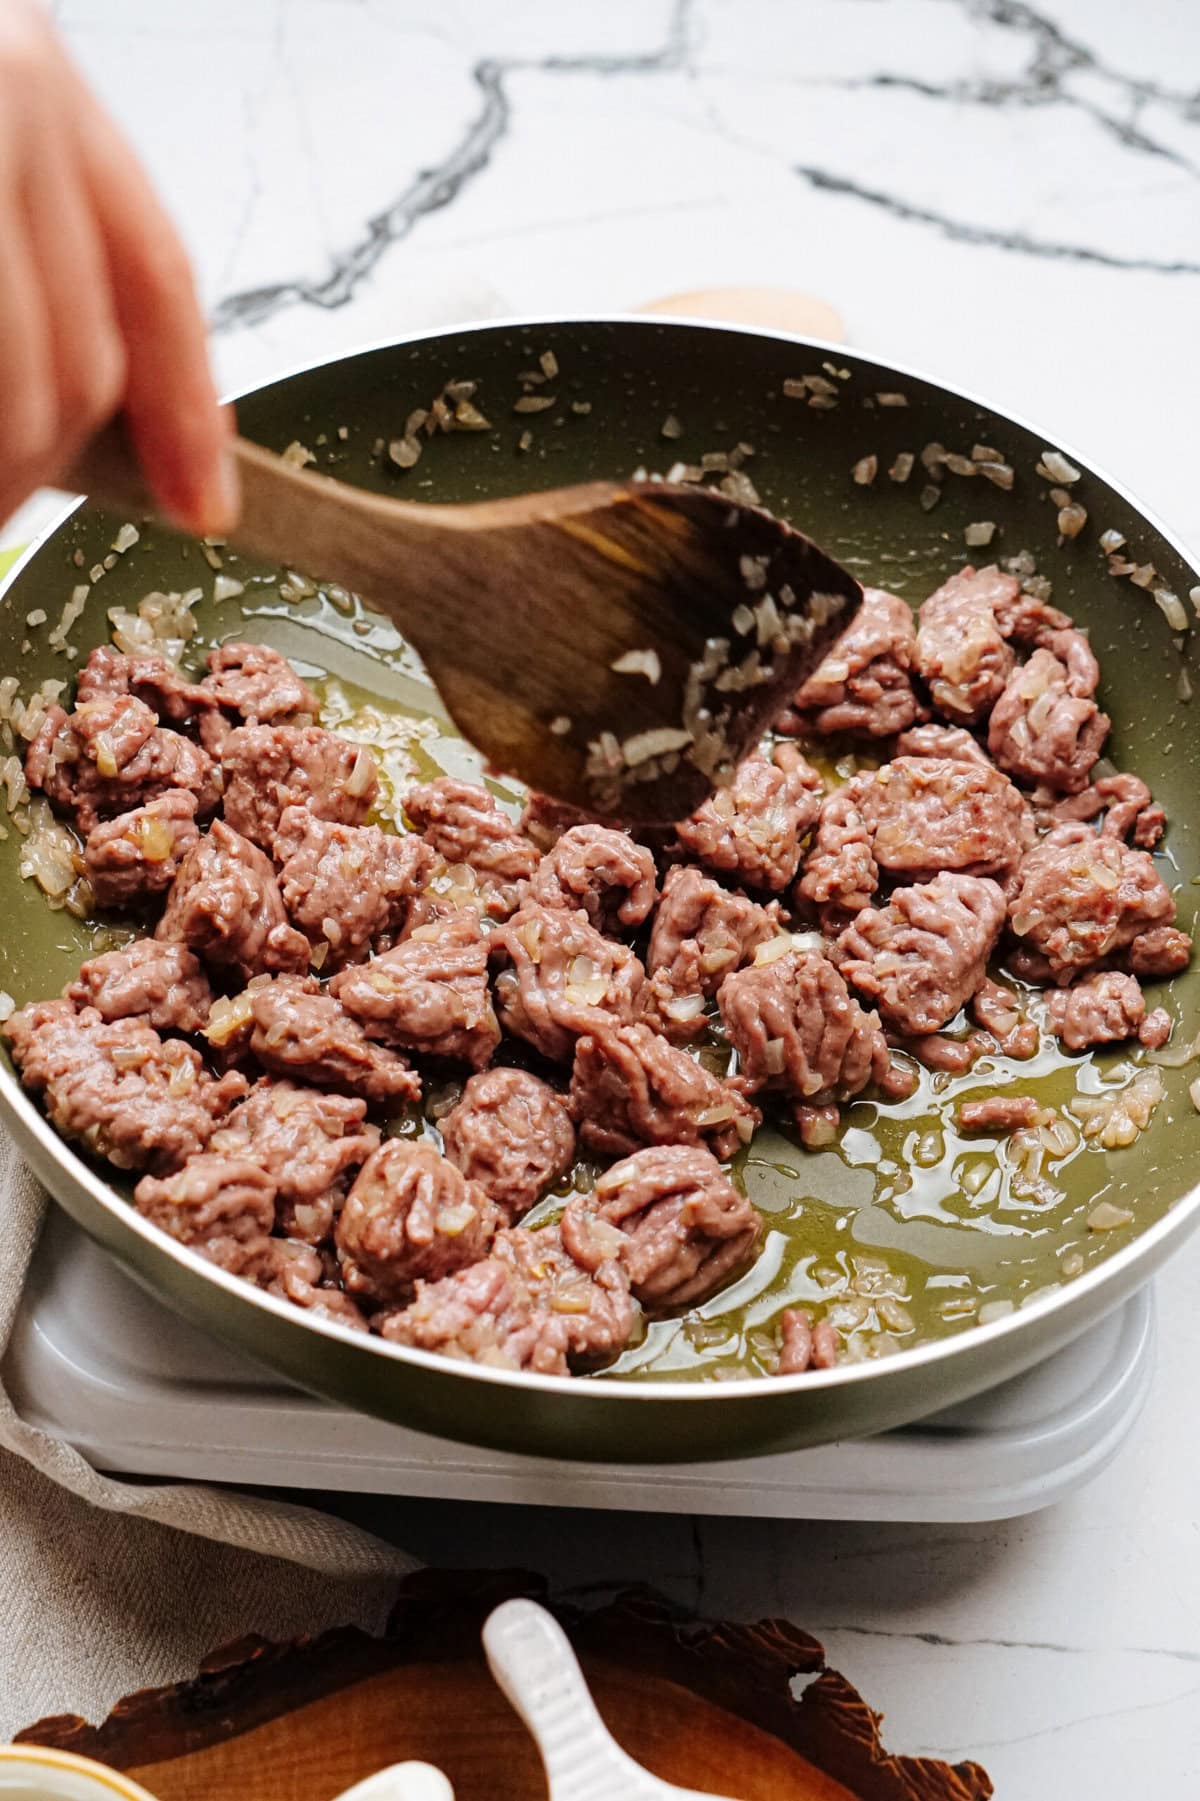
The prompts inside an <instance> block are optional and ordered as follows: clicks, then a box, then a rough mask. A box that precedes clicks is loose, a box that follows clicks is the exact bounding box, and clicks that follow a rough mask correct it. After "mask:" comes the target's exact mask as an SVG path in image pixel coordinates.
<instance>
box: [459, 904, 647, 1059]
mask: <svg viewBox="0 0 1200 1801" xmlns="http://www.w3.org/2000/svg"><path fill="white" fill-rule="evenodd" d="M489 949H490V951H491V955H492V957H493V959H494V960H495V961H496V962H498V963H499V964H500V966H501V967H500V974H499V975H498V976H497V977H496V1010H497V1012H498V1013H499V1015H500V1024H501V1025H502V1026H503V1028H504V1030H505V1031H507V1032H512V1033H513V1034H514V1035H515V1036H516V1037H517V1038H523V1039H525V1041H526V1043H528V1044H531V1045H532V1046H533V1047H534V1049H535V1050H537V1051H540V1052H541V1053H542V1055H543V1056H544V1057H549V1058H551V1059H552V1060H553V1061H554V1062H556V1063H566V1062H568V1061H569V1060H570V1059H571V1058H572V1057H573V1056H574V1054H575V1040H576V1038H578V1037H579V1036H580V1035H581V1034H582V1033H584V1032H590V1031H591V1030H592V1028H593V1027H594V1026H596V1025H597V1024H603V1023H604V1020H605V1018H606V1016H609V1017H611V1018H612V1019H614V1020H616V1021H617V1022H618V1024H621V1025H627V1024H629V1023H630V1021H632V1020H634V1019H636V1018H637V1016H638V1014H639V1013H640V1012H641V1008H642V1000H643V995H644V991H645V986H646V975H645V971H644V970H643V968H642V966H641V964H640V963H639V962H638V960H637V958H636V957H635V956H634V954H633V952H632V951H631V950H629V949H628V947H627V946H625V945H623V944H618V943H617V942H616V940H615V939H612V938H605V937H603V936H602V935H601V933H599V932H598V931H596V929H595V927H594V926H591V925H589V924H588V922H587V918H586V916H585V915H584V914H583V913H580V912H576V911H565V912H564V911H561V910H560V909H558V908H554V907H522V908H521V910H520V912H519V913H514V915H513V917H512V918H511V919H510V920H508V921H507V923H506V924H504V925H502V926H500V927H499V928H498V929H497V930H496V931H494V932H493V933H492V935H491V939H490V940H489Z"/></svg>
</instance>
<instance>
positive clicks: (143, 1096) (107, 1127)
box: [4, 1000, 246, 1170]
mask: <svg viewBox="0 0 1200 1801" xmlns="http://www.w3.org/2000/svg"><path fill="white" fill-rule="evenodd" d="M4 1029H5V1032H6V1033H7V1035H8V1038H9V1040H10V1042H11V1044H12V1054H13V1061H14V1062H15V1063H16V1065H17V1067H18V1069H19V1070H20V1072H21V1080H22V1081H23V1082H24V1083H25V1086H26V1087H27V1088H32V1089H34V1090H35V1091H38V1092H41V1093H43V1094H44V1099H45V1106H46V1112H47V1113H48V1114H49V1116H50V1120H51V1123H52V1124H53V1125H55V1126H57V1127H58V1129H59V1131H60V1132H63V1133H65V1135H66V1136H67V1137H68V1138H78V1139H79V1140H81V1142H82V1143H83V1144H84V1145H85V1146H86V1147H87V1149H88V1150H89V1151H93V1152H95V1154H96V1155H97V1156H98V1157H107V1158H108V1160H109V1162H110V1163H115V1164H116V1165H117V1167H118V1169H151V1170H172V1169H179V1168H180V1167H181V1166H182V1165H183V1164H184V1163H186V1162H187V1160H188V1158H189V1157H193V1156H195V1155H196V1153H197V1152H198V1151H202V1150H203V1149H204V1147H205V1145H206V1144H207V1143H208V1140H209V1138H210V1137H211V1135H212V1131H213V1125H214V1122H215V1121H216V1120H218V1119H219V1118H220V1117H221V1116H222V1115H223V1114H224V1113H225V1112H227V1111H228V1108H229V1107H230V1106H231V1105H232V1103H233V1102H234V1101H235V1100H238V1099H240V1097H241V1096H242V1095H243V1094H244V1093H245V1091H246V1082H245V1078H244V1077H243V1076H239V1075H236V1074H234V1075H230V1076H227V1077H225V1078H223V1079H222V1081H220V1082H214V1081H213V1079H212V1077H211V1076H209V1075H207V1074H206V1073H205V1071H204V1068H203V1065H202V1064H201V1062H200V1058H199V1057H198V1056H197V1054H196V1052H195V1051H194V1050H193V1049H192V1048H191V1046H190V1045H188V1044H184V1042H183V1040H182V1039H180V1038H167V1039H163V1038H160V1037H159V1035H158V1033H157V1032H156V1031H155V1030H154V1028H153V1027H152V1026H149V1025H147V1023H146V1021H145V1020H144V1019H116V1020H111V1021H109V1020H105V1019H102V1018H101V1016H100V1014H99V1013H97V1012H96V1009H95V1008H94V1007H85V1008H84V1009H83V1010H82V1012H78V1013H77V1012H76V1010H75V1008H74V1006H73V1005H72V1003H71V1002H70V1001H68V1000H57V1001H38V1002H36V1003H35V1004H34V1005H33V1006H29V1007H24V1008H22V1009H21V1011H20V1012H19V1013H14V1014H13V1016H12V1018H11V1019H10V1020H9V1021H8V1024H7V1025H6V1026H5V1028H4Z"/></svg>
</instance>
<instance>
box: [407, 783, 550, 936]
mask: <svg viewBox="0 0 1200 1801" xmlns="http://www.w3.org/2000/svg"><path fill="white" fill-rule="evenodd" d="M404 811H405V813H406V814H407V815H408V818H409V820H410V821H411V822H412V824H413V826H415V828H416V830H417V831H418V832H421V833H423V835H424V837H425V840H426V842H427V843H428V844H430V845H432V847H433V849H434V850H435V851H436V852H437V853H438V855H439V856H440V857H443V858H444V859H445V860H446V862H447V863H449V864H452V865H453V864H455V863H469V864H470V866H471V868H472V869H473V870H475V872H476V873H477V874H478V875H480V876H482V877H484V878H485V879H486V880H487V882H488V883H489V884H490V885H492V886H493V887H495V888H496V889H497V890H498V891H499V892H501V893H503V891H504V890H509V891H510V892H509V893H508V894H507V895H506V896H504V898H505V900H506V903H507V904H506V907H505V908H504V909H502V910H511V906H512V905H514V904H515V901H516V893H515V885H516V884H517V883H519V882H527V881H528V880H529V879H530V877H531V876H532V875H533V873H534V871H535V870H536V869H537V866H538V863H539V862H540V860H541V859H540V856H539V854H538V849H537V846H536V845H535V844H531V843H530V841H529V839H528V838H525V837H522V835H521V833H520V832H519V831H518V830H517V828H516V826H515V825H514V824H513V822H512V820H511V819H510V818H509V816H508V814H507V813H506V812H505V811H504V809H503V807H501V806H500V805H499V804H498V802H496V801H495V800H493V798H492V796H491V795H490V794H489V793H488V791H487V789H486V788H481V787H480V786H479V785H478V784H477V783H475V782H460V781H458V780H457V779H456V778H455V777H453V776H449V775H443V776H439V777H438V779H437V781H435V782H422V783H421V784H419V785H418V786H417V787H415V788H410V789H409V791H408V793H407V794H406V795H405V797H404Z"/></svg>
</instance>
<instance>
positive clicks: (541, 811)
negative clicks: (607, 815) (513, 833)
mask: <svg viewBox="0 0 1200 1801" xmlns="http://www.w3.org/2000/svg"><path fill="white" fill-rule="evenodd" d="M517 823H518V825H519V827H520V830H521V834H522V836H523V837H525V838H528V839H530V841H531V842H532V843H534V844H536V845H537V847H538V849H539V850H540V851H543V852H544V851H550V850H553V849H554V846H555V845H556V844H557V843H558V841H559V839H560V838H561V837H562V835H563V833H564V832H569V831H570V829H571V827H572V826H573V825H598V824H603V823H605V822H604V821H600V820H593V819H591V818H590V817H589V815H588V814H587V813H585V812H583V810H582V809H581V808H579V807H573V806H571V804H570V802H569V801H565V800H555V799H554V798H553V796H552V795H549V794H538V793H537V792H536V791H535V792H534V793H532V794H531V795H530V796H529V799H528V800H527V801H526V802H525V806H524V810H523V811H522V813H521V817H520V819H519V820H518V822H517Z"/></svg>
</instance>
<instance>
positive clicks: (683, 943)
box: [646, 864, 780, 1044]
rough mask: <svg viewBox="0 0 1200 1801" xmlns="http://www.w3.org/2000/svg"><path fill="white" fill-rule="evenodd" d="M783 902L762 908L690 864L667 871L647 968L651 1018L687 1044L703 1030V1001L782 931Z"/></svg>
mask: <svg viewBox="0 0 1200 1801" xmlns="http://www.w3.org/2000/svg"><path fill="white" fill-rule="evenodd" d="M779 917H780V910H779V902H778V901H771V902H770V903H769V904H768V905H767V906H765V907H760V906H759V905H758V904H757V903H756V902H755V901H752V900H747V899H746V897H745V895H743V894H730V892H729V890H728V889H727V888H722V887H721V884H720V883H719V882H716V881H714V880H713V878H712V877H711V876H707V875H705V874H704V873H703V871H702V870H699V869H693V868H691V867H690V866H689V865H687V864H679V865H676V867H675V868H674V869H671V870H669V871H668V872H667V879H666V881H665V882H664V883H663V892H662V899H661V901H660V902H659V904H658V911H657V912H656V913H655V915H654V929H653V931H652V932H651V934H650V949H649V952H648V954H647V958H646V968H647V971H648V972H649V975H650V987H649V991H648V994H647V1000H646V1017H647V1020H648V1021H649V1023H650V1024H651V1025H652V1026H654V1027H655V1029H656V1030H658V1031H660V1032H661V1033H662V1034H663V1036H664V1038H669V1039H671V1040H672V1041H673V1042H674V1043H679V1044H682V1043H686V1042H687V1040H688V1039H689V1038H694V1037H695V1036H696V1034H697V1033H698V1032H700V1031H702V1030H703V1029H704V1018H705V1015H704V998H705V996H706V995H711V994H715V993H716V991H717V989H718V988H719V987H720V986H721V983H722V982H723V981H724V979H725V977H726V976H727V975H731V974H732V972H733V971H734V970H735V969H738V968H740V966H741V965H742V964H743V963H745V962H746V961H747V960H748V959H749V958H750V957H751V956H752V955H753V954H754V952H755V951H756V950H757V949H758V946H759V945H760V944H765V943H766V942H767V940H768V939H769V938H773V937H774V936H775V935H776V933H777V932H778V931H779Z"/></svg>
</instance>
